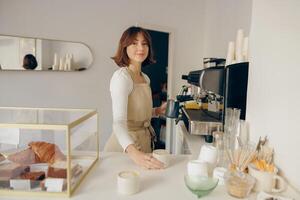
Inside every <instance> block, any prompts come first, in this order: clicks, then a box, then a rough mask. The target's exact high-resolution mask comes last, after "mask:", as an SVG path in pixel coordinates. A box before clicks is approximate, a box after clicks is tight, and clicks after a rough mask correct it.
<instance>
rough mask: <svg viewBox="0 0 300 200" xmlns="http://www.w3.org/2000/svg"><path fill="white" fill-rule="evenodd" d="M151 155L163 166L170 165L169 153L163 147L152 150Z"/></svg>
mask: <svg viewBox="0 0 300 200" xmlns="http://www.w3.org/2000/svg"><path fill="white" fill-rule="evenodd" d="M152 156H153V157H154V158H156V159H157V160H159V161H160V162H162V163H163V164H164V166H165V167H168V166H169V165H170V153H169V152H168V151H167V150H165V149H156V150H154V151H153V152H152Z"/></svg>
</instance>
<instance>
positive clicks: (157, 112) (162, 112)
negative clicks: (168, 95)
mask: <svg viewBox="0 0 300 200" xmlns="http://www.w3.org/2000/svg"><path fill="white" fill-rule="evenodd" d="M166 109H167V102H163V103H162V104H161V105H160V106H159V107H157V108H155V115H156V116H161V115H165V113H166Z"/></svg>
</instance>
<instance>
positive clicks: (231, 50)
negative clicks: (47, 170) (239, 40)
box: [225, 41, 235, 66]
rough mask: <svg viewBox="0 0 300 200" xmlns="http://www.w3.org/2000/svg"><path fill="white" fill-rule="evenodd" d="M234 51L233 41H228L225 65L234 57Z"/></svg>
mask: <svg viewBox="0 0 300 200" xmlns="http://www.w3.org/2000/svg"><path fill="white" fill-rule="evenodd" d="M234 53H235V47H234V42H232V41H231V42H229V44H228V50H227V57H226V64H225V65H226V66H227V65H230V64H231V63H232V61H233V60H234V59H235V58H234Z"/></svg>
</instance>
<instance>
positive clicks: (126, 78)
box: [110, 67, 150, 151]
mask: <svg viewBox="0 0 300 200" xmlns="http://www.w3.org/2000/svg"><path fill="white" fill-rule="evenodd" d="M142 74H143V76H144V78H145V80H146V82H147V83H148V84H150V79H149V77H148V76H147V75H146V74H144V73H142ZM132 90H133V80H132V78H131V76H130V74H129V72H128V71H127V68H126V67H121V68H120V69H118V70H117V71H115V72H114V74H113V76H112V78H111V80H110V94H111V99H112V111H113V112H112V113H113V132H114V133H115V134H116V136H117V138H118V141H119V143H120V145H121V146H122V148H123V149H124V151H125V150H126V148H127V147H128V145H130V144H134V142H133V139H132V138H131V136H130V135H129V133H128V128H127V106H128V96H129V94H130V93H131V91H132Z"/></svg>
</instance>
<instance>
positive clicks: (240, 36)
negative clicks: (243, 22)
mask: <svg viewBox="0 0 300 200" xmlns="http://www.w3.org/2000/svg"><path fill="white" fill-rule="evenodd" d="M243 42H244V30H243V29H239V30H238V31H237V35H236V42H235V57H236V60H237V62H243V55H242V49H243Z"/></svg>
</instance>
